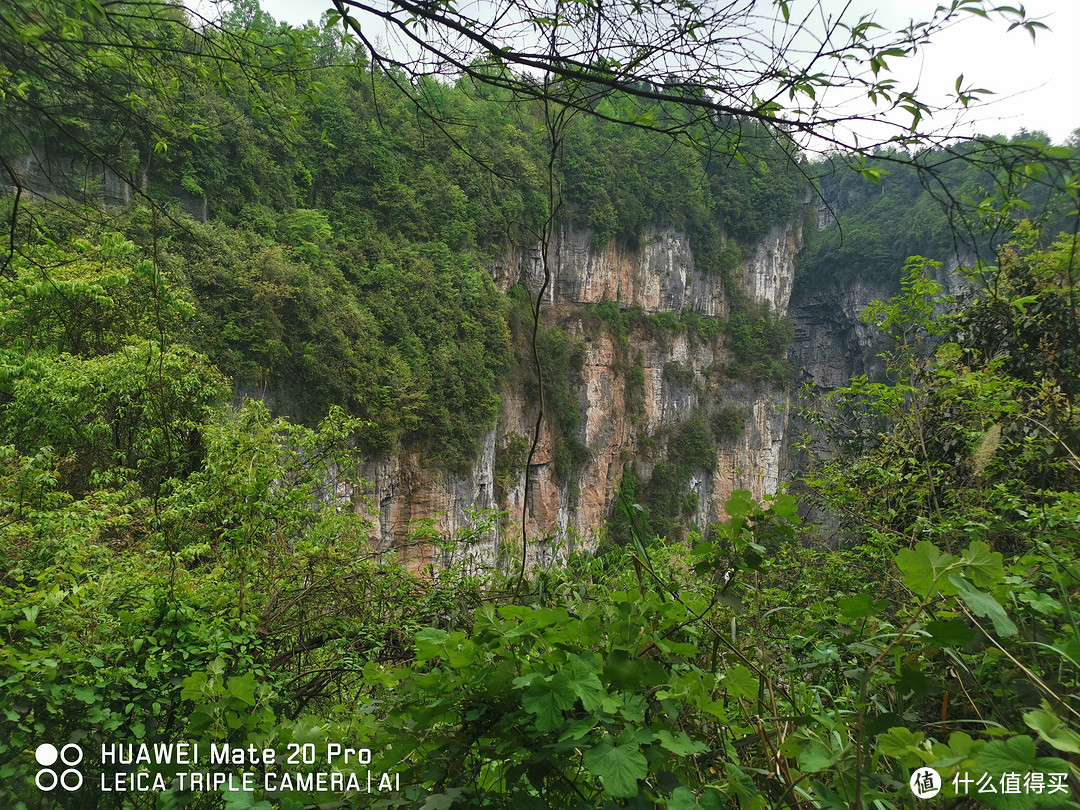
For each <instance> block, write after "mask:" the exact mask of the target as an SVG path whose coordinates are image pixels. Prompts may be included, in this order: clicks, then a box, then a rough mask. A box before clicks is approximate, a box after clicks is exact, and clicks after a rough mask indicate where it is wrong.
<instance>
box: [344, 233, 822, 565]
mask: <svg viewBox="0 0 1080 810" xmlns="http://www.w3.org/2000/svg"><path fill="white" fill-rule="evenodd" d="M801 238H802V234H801V231H800V228H799V226H797V225H787V226H781V227H777V228H775V229H774V230H773V231H772V232H770V233H769V234H767V236H766V237H765V238H764V239H762V240H761V241H760V242H759V243H758V244H757V245H754V246H752V248H751V249H749V250H747V249H746V248H744V251H743V253H744V257H745V258H744V260H743V262H742V265H741V266H740V267H739V268H738V270H737V271H736V272H735V273H733V274H732V275H731V278H730V281H729V282H728V283H734V284H738V285H739V286H740V287H741V290H742V292H743V293H744V297H746V298H749V299H751V300H753V301H756V302H758V303H759V305H760V306H761V308H764V307H765V304H767V305H768V307H769V308H771V309H772V310H773V311H775V312H778V313H781V314H786V312H787V309H788V304H789V301H790V298H791V294H792V282H793V279H794V258H795V253H796V252H797V250H798V248H799V246H800V243H801ZM549 256H550V261H549V263H550V267H551V279H550V284H549V287H548V289H547V291H546V293H545V307H544V317H545V325H546V326H548V327H552V326H558V327H559V328H561V329H562V330H563V331H564V332H566V333H567V334H568V335H569V336H570V337H571V339H574V340H575V341H577V342H578V345H580V346H583V361H582V365H581V371H580V374H578V375H577V378H576V379H575V381H574V385H573V387H572V392H573V394H574V396H575V397H576V399H577V402H578V406H579V409H580V411H579V412H580V417H581V418H580V421H579V424H578V428H577V436H576V438H577V440H578V441H579V442H580V443H582V444H584V445H585V446H586V447H587V448H588V454H587V458H586V459H585V460H584V462H583V463H580V464H579V465H577V466H576V467H575V468H573V469H572V471H571V473H570V474H569V475H564V476H563V478H562V479H560V477H559V476H557V475H556V471H555V455H556V451H555V439H554V437H553V435H552V432H551V430H550V426H549V425H548V423H547V420H545V421H544V424H543V428H542V430H541V433H540V438H539V442H538V444H537V447H536V451H535V453H534V455H533V458H532V465H531V471H530V479H531V480H530V484H529V494H528V499H527V503H526V497H525V480H524V479H525V475H524V468H523V467H524V465H521V466H520V468H511V469H510V470H509V472H508V473H507V472H506V471H504V475H503V479H502V483H501V484H500V483H499V480H497V474H496V473H497V468H498V458H499V456H500V453H502V452H505V448H506V447H507V446H508V444H510V443H511V441H512V440H513V439H515V437H516V438H517V441H518V443H519V445H520V444H521V443H524V442H525V441H526V439H527V440H528V441H531V438H532V433H533V426H534V424H535V421H536V416H537V404H536V402H535V401H534V400H535V395H533V396H532V397H530V396H528V395H527V394H526V391H527V390H531V389H530V388H529V385H528V383H527V380H528V379H529V378H532V377H534V374H535V372H534V371H533V370H532V369H529V368H520V369H519V373H518V374H517V375H516V376H515V378H514V380H513V381H512V384H511V385H510V387H509V390H508V391H506V392H505V393H504V395H503V401H502V410H501V415H500V418H499V422H498V425H497V426H496V428H495V429H494V430H493V431H491V432H490V433H489V434H488V435H487V436H485V437H484V439H483V443H482V444H483V451H482V453H481V456H480V458H479V459H478V462H477V464H476V465H475V466H474V468H473V469H471V470H469V471H468V472H467V473H465V474H455V473H450V472H446V471H441V470H436V469H431V468H430V467H425V466H424V464H423V462H422V461H421V459H420V458H419V456H418V455H417V454H413V453H410V452H404V453H401V454H399V455H396V456H392V457H387V458H384V459H379V460H374V461H370V462H368V463H367V464H366V465H365V467H364V469H363V474H364V477H365V478H366V479H368V480H369V481H370V482H371V486H370V487H369V488H368V490H367V492H366V496H367V499H366V501H365V503H366V508H367V509H369V510H370V511H371V512H372V517H373V518H375V519H376V520H377V523H378V526H379V530H380V532H381V535H382V541H383V543H384V545H385V546H386V547H391V546H392V547H396V548H398V549H399V550H400V553H401V554H402V556H403V557H404V558H405V559H407V560H408V561H409V562H410V565H411V566H412V567H414V568H416V569H427V568H428V567H429V566H433V565H434V566H438V565H439V564H441V563H445V562H447V560H448V557H449V555H450V554H451V553H456V554H461V553H468V554H472V555H474V556H476V557H478V558H480V559H482V560H483V561H484V562H486V563H488V564H503V565H514V564H516V563H515V561H516V560H519V559H520V554H521V548H522V517H523V515H524V523H525V526H524V529H525V535H526V536H527V537H528V538H529V542H528V544H527V557H528V562H529V564H531V565H537V564H539V565H543V564H545V563H547V562H550V561H551V560H552V559H553V558H555V557H558V556H561V555H563V554H565V553H566V552H567V551H569V550H573V549H576V548H582V547H585V548H591V547H593V546H594V545H595V543H596V541H597V537H598V532H599V531H601V530H602V527H603V526H604V523H605V519H606V518H607V516H608V515H610V514H611V512H612V510H613V508H614V505H615V504H614V497H615V495H614V493H615V490H616V487H617V486H618V484H619V482H620V480H621V478H622V476H623V472H624V469H625V468H626V466H627V465H628V464H630V463H634V464H635V465H636V469H637V473H638V475H639V477H641V478H648V476H649V475H651V474H652V472H653V469H654V468H655V466H656V465H657V464H659V463H661V462H663V461H664V460H665V458H667V457H668V455H669V446H668V445H669V444H670V441H671V436H672V435H673V434H674V432H675V430H676V429H677V428H678V426H679V425H681V424H682V423H683V422H685V421H686V420H687V419H689V418H690V417H691V416H692V415H694V414H697V415H698V416H699V417H700V418H703V419H708V418H709V417H710V416H712V415H715V414H716V413H717V412H718V411H720V410H721V409H725V410H726V411H727V412H728V414H729V415H730V414H732V413H734V414H737V415H738V416H737V419H738V421H740V422H741V425H739V426H737V427H736V429H735V430H732V431H730V433H729V434H727V435H725V436H721V437H719V438H718V439H717V442H716V445H717V463H716V466H715V469H714V470H713V471H712V472H707V471H705V470H698V471H697V472H695V473H694V474H693V475H692V476H691V478H690V481H689V483H688V488H689V492H688V493H686V494H687V495H690V496H691V497H690V499H689V503H691V504H693V503H694V501H695V500H696V508H695V509H694V512H693V515H692V521H693V522H694V523H696V524H697V525H699V526H701V527H704V526H705V525H706V524H707V523H709V522H710V521H717V520H720V519H721V516H722V513H723V503H724V501H725V500H726V499H727V497H728V496H729V495H730V493H731V492H732V490H734V489H749V490H750V491H751V492H753V493H754V495H755V496H757V497H759V498H760V497H761V496H762V495H765V494H768V493H772V492H775V491H776V489H777V487H778V485H779V483H780V476H781V465H782V460H783V458H784V456H785V436H786V428H787V407H788V399H789V394H788V390H787V386H785V385H782V384H776V383H768V382H758V383H753V382H748V381H745V380H739V379H736V378H731V377H729V376H727V375H726V374H725V373H724V369H725V368H726V367H727V366H728V365H729V364H730V362H731V360H732V355H731V352H730V349H729V347H728V346H727V345H726V344H727V338H726V337H725V336H724V334H723V331H721V333H720V334H715V335H711V336H709V337H702V336H700V333H697V332H694V331H693V330H689V329H679V328H672V329H666V330H665V329H658V328H651V327H650V325H649V322H648V319H647V318H639V319H638V322H637V323H636V325H634V324H632V325H631V327H630V329H629V331H628V333H627V336H626V342H625V343H623V342H621V341H620V340H618V339H617V338H616V337H614V336H613V335H612V334H611V333H610V332H609V331H608V330H606V329H605V328H603V325H602V323H601V321H600V320H599V318H598V317H597V316H596V315H594V314H592V312H591V311H590V308H589V306H590V305H593V304H600V303H603V302H606V301H614V302H616V303H617V304H618V306H619V307H620V308H621V309H623V310H631V309H636V310H640V311H641V312H642V313H645V314H646V315H648V314H654V315H655V314H659V313H673V314H674V315H677V316H678V315H683V314H684V313H688V312H693V313H697V314H698V315H702V316H708V317H714V318H718V319H724V318H726V317H727V316H728V314H729V311H730V300H731V296H730V294H729V291H728V290H727V289H725V281H724V280H723V279H722V278H721V276H720V275H719V274H706V273H703V272H699V271H698V270H697V269H696V268H695V264H694V256H693V252H692V250H691V247H690V242H689V239H688V237H687V236H686V235H685V234H683V233H681V232H679V231H676V230H673V229H659V228H657V229H651V230H649V231H648V232H647V233H646V234H645V237H644V238H643V239H642V241H641V244H640V247H639V248H638V249H637V250H629V249H626V248H624V247H622V246H620V245H618V244H616V243H615V242H611V243H609V244H608V245H607V246H606V247H605V248H604V249H603V250H595V249H594V247H593V244H592V234H591V233H589V232H588V231H575V230H570V229H564V230H563V231H562V232H561V233H559V234H558V238H557V239H556V240H555V244H553V245H552V247H551V250H550V253H549ZM492 272H493V275H494V277H495V280H496V283H497V284H498V285H499V286H500V287H501V288H502V289H503V290H506V289H508V288H509V287H510V286H512V285H513V284H515V283H521V284H524V285H525V286H526V287H527V288H528V289H529V290H530V292H531V293H533V294H535V292H536V291H538V290H539V289H540V286H541V283H542V280H543V267H542V262H541V258H540V253H539V251H538V250H520V251H517V252H514V253H509V254H507V255H505V256H504V257H502V259H501V260H500V261H498V262H496V263H495V264H494V266H493V268H492ZM632 374H633V375H636V383H635V382H634V381H632V380H631V379H630V377H631V375H632ZM736 434H737V435H736ZM674 495H675V493H673V496H674ZM693 496H696V498H694V497H693ZM469 510H495V511H499V512H505V514H504V515H502V516H501V518H500V520H498V521H497V522H495V523H494V525H491V526H488V527H487V528H486V529H485V530H483V531H476V529H475V521H474V519H473V518H470V516H469V514H468V512H469ZM429 519H433V520H434V524H433V525H432V524H430V523H425V522H424V521H427V520H429ZM431 529H434V530H435V531H436V532H437V533H438V534H441V535H442V536H443V537H448V536H452V537H460V538H462V540H463V541H464V542H463V544H462V545H463V546H467V547H468V548H467V549H466V550H464V551H463V550H462V549H460V548H456V549H454V550H453V552H451V551H448V550H447V549H445V548H440V546H439V545H438V544H437V543H435V542H432V538H433V537H434V535H433V534H432V532H431V531H430V530H431Z"/></svg>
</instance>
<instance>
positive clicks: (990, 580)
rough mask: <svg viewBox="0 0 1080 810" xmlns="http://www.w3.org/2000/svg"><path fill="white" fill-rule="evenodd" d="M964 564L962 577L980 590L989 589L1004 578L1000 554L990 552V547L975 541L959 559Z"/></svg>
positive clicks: (1003, 567)
mask: <svg viewBox="0 0 1080 810" xmlns="http://www.w3.org/2000/svg"><path fill="white" fill-rule="evenodd" d="M960 560H961V562H962V563H963V564H964V576H966V577H967V578H968V579H970V580H971V581H972V582H974V583H975V584H976V585H977V586H978V587H980V588H989V587H990V586H992V585H993V584H994V583H996V582H998V581H999V580H1000V579H1001V578H1002V577H1003V576H1005V566H1004V565H1003V564H1002V556H1001V553H1000V552H997V551H991V550H990V546H988V545H987V544H986V543H983V542H982V541H980V540H976V541H975V542H973V543H972V544H971V545H970V546H968V548H967V550H966V551H965V552H964V553H963V554H962V555H961V557H960Z"/></svg>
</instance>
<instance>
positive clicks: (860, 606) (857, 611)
mask: <svg viewBox="0 0 1080 810" xmlns="http://www.w3.org/2000/svg"><path fill="white" fill-rule="evenodd" d="M885 606H886V603H885V602H884V601H877V602H875V601H874V596H873V594H869V593H861V594H859V595H858V596H852V597H850V598H849V599H840V600H839V601H837V603H836V607H837V609H838V610H839V611H840V615H841V616H842V617H844V618H845V619H847V620H848V621H852V620H854V619H862V618H864V617H866V616H873V615H875V614H876V613H879V612H880V611H881V610H882V609H883V608H884V607H885Z"/></svg>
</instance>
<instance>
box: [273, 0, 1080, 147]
mask: <svg viewBox="0 0 1080 810" xmlns="http://www.w3.org/2000/svg"><path fill="white" fill-rule="evenodd" d="M260 2H261V5H262V7H263V9H264V10H265V11H267V12H268V13H269V14H270V15H271V16H273V17H274V18H275V19H276V20H278V21H282V22H288V23H290V24H292V25H303V24H304V23H305V22H307V21H308V20H317V19H318V18H319V16H320V15H321V14H322V12H323V10H325V9H327V8H329V7H330V6H331V3H330V2H329V0H260ZM813 2H817V0H791V10H792V18H793V19H794V18H795V17H796V16H798V14H799V11H800V10H805V9H808V8H809V7H810V6H811V3H813ZM941 2H942V3H945V2H947V0H941ZM821 3H822V5H823V6H824V8H825V9H826V11H830V12H832V13H834V14H836V13H839V12H840V11H841V10H842V9H844V7H845V6H848V10H847V12H846V13H845V19H850V20H851V21H852V22H855V21H857V20H858V18H859V16H861V15H863V14H873V15H874V19H875V21H876V22H878V23H880V24H881V25H883V26H885V27H886V28H889V29H897V28H901V27H903V26H904V25H905V24H906V23H907V22H908V20H910V19H912V18H915V19H916V20H917V21H918V20H922V19H925V18H927V17H929V15H930V14H932V13H933V10H934V9H935V8H936V6H937V5H938V0H851V2H846V0H821ZM1018 4H1019V3H1015V4H1014V5H1018ZM1024 6H1025V7H1026V9H1027V12H1028V17H1029V19H1038V20H1041V21H1043V22H1045V23H1046V24H1047V25H1049V26H1050V29H1051V30H1049V31H1039V32H1038V33H1037V37H1036V40H1035V41H1034V42H1032V40H1031V37H1030V35H1029V34H1028V32H1027V31H1025V30H1022V29H1019V28H1018V29H1015V30H1013V31H1009V32H1006V31H1005V29H1006V25H1005V24H1003V23H1002V22H1001V21H987V20H982V19H980V18H978V17H975V16H974V15H972V16H970V17H969V18H967V19H965V20H964V21H963V22H962V23H961V24H958V25H956V26H954V27H953V28H952V29H950V30H948V31H945V32H943V33H942V34H941V35H940V36H939V37H938V39H937V40H936V41H935V42H934V43H933V44H932V45H931V46H930V47H928V48H925V49H923V51H922V52H921V53H920V54H919V55H918V56H916V57H914V58H913V59H910V60H903V61H901V60H896V61H895V63H893V64H891V65H890V67H891V68H892V69H893V72H894V74H895V75H896V76H897V77H898V78H899V79H900V80H901V82H902V83H903V84H904V85H905V86H910V85H911V84H913V83H915V82H918V84H919V87H920V90H921V91H922V92H923V93H925V94H926V97H927V98H928V99H930V100H933V101H940V102H942V103H944V102H945V100H946V98H947V97H948V96H949V95H950V94H952V93H954V91H955V83H956V78H957V76H959V75H960V74H961V73H962V74H964V86H965V87H967V86H973V87H980V88H986V89H989V90H993V91H994V92H995V95H993V96H987V97H985V98H986V100H985V101H983V102H981V103H980V104H978V105H976V106H973V107H972V108H971V109H970V110H969V111H968V112H967V114H966V119H965V121H967V122H970V123H969V124H967V125H966V126H965V127H963V128H961V129H960V130H958V133H965V134H970V133H973V132H979V133H982V134H988V135H990V134H1005V135H1011V134H1013V133H1015V132H1016V131H1017V130H1019V129H1021V128H1026V129H1028V130H1042V131H1043V132H1046V133H1047V134H1049V135H1050V137H1051V138H1052V139H1053V140H1054V142H1056V143H1063V142H1064V141H1065V140H1066V139H1068V138H1069V136H1070V135H1071V133H1072V131H1073V130H1074V129H1077V128H1080V0H1026V2H1025V3H1024ZM803 13H805V11H803ZM932 123H933V124H934V126H936V127H947V126H950V125H951V124H952V123H953V122H952V121H951V120H949V121H946V120H940V121H939V120H934V121H933V122H932Z"/></svg>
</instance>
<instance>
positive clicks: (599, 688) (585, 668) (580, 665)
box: [570, 655, 607, 712]
mask: <svg viewBox="0 0 1080 810" xmlns="http://www.w3.org/2000/svg"><path fill="white" fill-rule="evenodd" d="M570 687H571V688H572V689H573V690H574V694H575V695H577V696H578V697H579V698H581V705H582V706H583V707H584V708H585V711H587V712H593V711H596V710H597V709H599V708H600V706H601V704H602V703H603V700H604V696H605V695H606V694H607V693H606V692H605V690H604V685H603V684H602V683H600V678H599V677H597V675H596V672H595V670H594V669H593V667H592V666H591V665H590V664H589V663H588V662H587V661H585V660H584V659H582V658H580V657H579V656H577V655H572V656H570Z"/></svg>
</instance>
